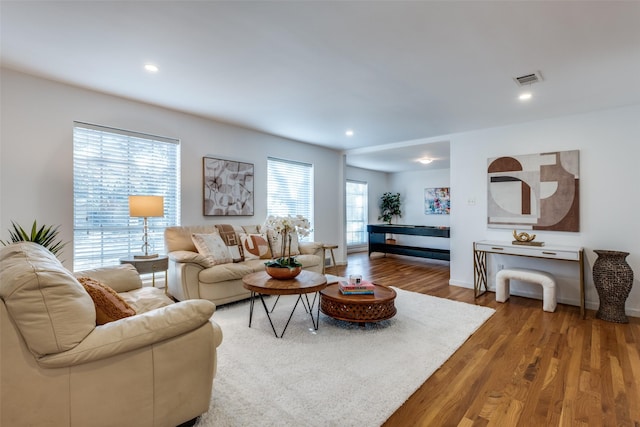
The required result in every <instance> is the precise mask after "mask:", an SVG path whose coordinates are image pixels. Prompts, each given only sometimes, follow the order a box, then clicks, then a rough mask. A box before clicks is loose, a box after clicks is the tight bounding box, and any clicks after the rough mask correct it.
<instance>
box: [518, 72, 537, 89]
mask: <svg viewBox="0 0 640 427" xmlns="http://www.w3.org/2000/svg"><path fill="white" fill-rule="evenodd" d="M513 80H514V81H515V82H516V83H517V84H518V86H528V85H531V84H534V83H538V82H541V81H542V74H540V71H536V72H535V73H532V74H525V75H523V76H520V77H514V78H513Z"/></svg>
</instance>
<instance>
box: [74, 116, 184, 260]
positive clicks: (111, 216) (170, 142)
mask: <svg viewBox="0 0 640 427" xmlns="http://www.w3.org/2000/svg"><path fill="white" fill-rule="evenodd" d="M130 195H145V196H163V197H164V216H163V217H150V218H148V227H149V235H148V239H149V245H150V248H149V251H150V252H153V253H162V252H163V251H164V229H165V228H166V227H167V226H171V225H178V224H179V223H180V214H179V212H180V209H179V206H180V145H179V141H178V140H176V139H171V138H165V137H158V136H153V135H145V134H140V133H136V132H130V131H124V130H119V129H113V128H107V127H103V126H97V125H91V124H87V123H81V122H75V123H74V127H73V196H74V197H73V199H74V206H73V268H74V270H75V271H78V270H84V269H88V268H95V267H101V266H106V265H114V264H119V262H120V258H123V257H128V256H133V255H135V254H141V253H142V252H143V251H142V249H141V247H142V243H143V241H142V236H143V218H136V217H130V216H129V196H130Z"/></svg>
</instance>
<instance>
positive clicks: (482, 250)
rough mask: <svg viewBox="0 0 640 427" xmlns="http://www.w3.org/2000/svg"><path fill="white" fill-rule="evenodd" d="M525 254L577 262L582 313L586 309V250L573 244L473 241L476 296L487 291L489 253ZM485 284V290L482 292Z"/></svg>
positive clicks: (583, 313)
mask: <svg viewBox="0 0 640 427" xmlns="http://www.w3.org/2000/svg"><path fill="white" fill-rule="evenodd" d="M488 253H493V254H501V255H513V256H523V257H529V258H538V259H555V260H560V261H573V262H577V263H578V265H579V266H580V315H581V316H582V318H584V317H585V310H584V251H583V249H582V248H581V247H573V246H560V245H549V246H527V245H514V244H511V243H509V242H496V241H488V240H482V241H479V242H473V292H474V295H475V297H476V298H478V297H479V296H480V295H482V294H484V293H485V292H486V291H487V254H488ZM483 286H484V291H483V292H481V290H482V287H483Z"/></svg>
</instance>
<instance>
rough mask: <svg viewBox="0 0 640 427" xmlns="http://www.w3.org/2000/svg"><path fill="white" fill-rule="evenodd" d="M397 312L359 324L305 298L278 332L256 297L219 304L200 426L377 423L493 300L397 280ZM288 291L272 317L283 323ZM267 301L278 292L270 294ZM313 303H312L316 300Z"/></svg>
mask: <svg viewBox="0 0 640 427" xmlns="http://www.w3.org/2000/svg"><path fill="white" fill-rule="evenodd" d="M396 292H397V293H398V297H397V298H396V307H397V309H398V314H396V316H395V317H394V318H393V319H390V320H386V321H383V322H379V323H377V324H367V326H366V327H364V328H363V327H361V326H358V325H355V324H351V323H346V322H341V321H337V320H334V319H331V318H329V317H327V316H325V315H324V314H322V313H320V328H319V330H318V331H314V330H313V328H312V324H311V319H310V318H309V315H308V314H306V313H305V311H304V309H303V308H302V306H301V304H298V307H297V308H296V312H295V314H294V315H293V318H292V319H291V323H290V324H289V327H288V329H287V331H286V333H285V335H284V338H282V339H279V338H276V337H275V336H274V334H273V331H272V330H271V326H270V325H269V321H268V320H267V318H266V316H265V313H264V308H263V307H262V304H261V303H260V300H259V299H258V300H256V304H255V308H254V316H253V323H252V326H251V328H249V327H248V321H249V303H248V301H247V302H242V303H239V304H234V305H231V306H227V307H224V306H223V307H219V308H218V310H217V311H216V313H215V314H214V319H215V320H216V321H217V322H218V323H219V324H220V326H221V327H222V332H223V335H224V338H223V340H222V344H221V345H220V347H218V371H217V374H216V377H215V379H214V382H213V397H212V400H211V406H210V409H209V412H207V413H206V414H205V415H203V416H202V417H201V419H200V420H199V422H198V424H197V426H200V427H214V426H215V427H224V426H230V427H231V426H232V427H247V426H260V427H264V426H279V427H282V426H296V427H297V426H303V425H304V426H323V427H325V426H340V427H343V426H362V427H369V426H379V425H381V424H382V423H384V422H385V421H386V420H387V418H388V417H389V416H391V414H393V413H394V412H395V411H396V409H397V408H399V407H400V405H402V403H404V401H405V400H407V399H408V398H409V396H411V394H412V393H413V392H414V391H416V390H417V389H418V387H420V385H422V383H424V382H425V381H426V379H427V378H429V376H430V375H431V374H432V373H433V372H434V371H435V370H436V369H438V367H440V366H441V365H442V364H443V363H444V362H445V361H446V360H447V359H448V358H449V357H450V356H451V355H452V354H453V353H454V352H455V351H456V350H457V349H458V348H459V347H460V346H461V345H462V344H463V343H464V342H465V341H466V340H467V338H468V337H469V336H470V335H471V334H472V333H473V332H474V331H476V330H477V329H478V328H479V327H480V326H481V325H482V324H483V323H484V322H485V321H486V320H487V319H488V318H489V317H491V315H492V314H493V313H494V310H493V309H490V308H487V307H481V306H476V305H471V304H465V303H462V302H457V301H450V300H446V299H442V298H436V297H432V296H428V295H423V294H418V293H415V292H408V291H403V290H400V289H396ZM295 298H296V297H294V296H288V297H282V298H280V301H279V302H278V305H277V306H276V309H275V311H274V313H273V314H272V317H273V318H274V324H275V327H276V330H277V331H278V333H280V331H282V328H283V327H284V324H285V323H286V320H287V317H288V316H289V313H290V310H291V307H293V303H294V302H295ZM266 301H267V304H268V306H269V307H271V305H270V304H273V301H275V298H274V297H271V298H268V299H266ZM314 313H315V310H314Z"/></svg>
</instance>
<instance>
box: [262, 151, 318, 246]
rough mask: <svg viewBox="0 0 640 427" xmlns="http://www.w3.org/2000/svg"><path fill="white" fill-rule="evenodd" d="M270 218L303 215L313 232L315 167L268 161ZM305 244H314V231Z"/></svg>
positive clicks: (280, 160) (305, 238)
mask: <svg viewBox="0 0 640 427" xmlns="http://www.w3.org/2000/svg"><path fill="white" fill-rule="evenodd" d="M267 215H274V216H287V215H291V216H296V215H302V216H304V217H305V218H307V219H308V220H309V222H310V223H311V228H312V229H313V165H310V164H308V163H300V162H293V161H289V160H282V159H276V158H273V157H269V158H268V159H267ZM301 240H306V241H313V231H311V233H310V234H309V236H306V237H304V238H301Z"/></svg>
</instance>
